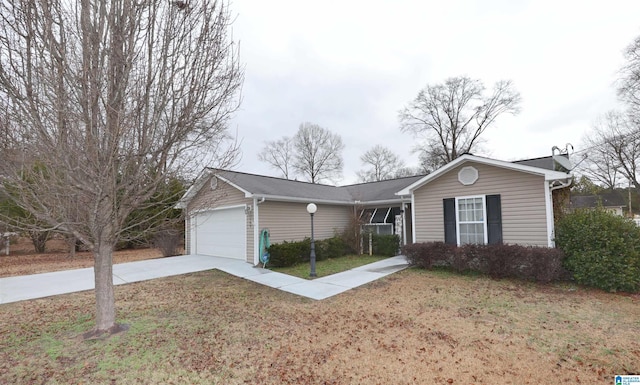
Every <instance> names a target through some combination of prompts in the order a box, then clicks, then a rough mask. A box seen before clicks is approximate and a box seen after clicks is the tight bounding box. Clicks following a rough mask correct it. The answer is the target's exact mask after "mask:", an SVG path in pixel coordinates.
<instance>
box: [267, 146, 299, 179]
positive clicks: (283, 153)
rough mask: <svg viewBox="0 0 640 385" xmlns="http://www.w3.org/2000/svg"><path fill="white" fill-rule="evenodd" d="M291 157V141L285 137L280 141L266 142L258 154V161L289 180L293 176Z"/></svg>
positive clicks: (292, 150) (292, 149) (292, 153)
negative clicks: (274, 169) (278, 171)
mask: <svg viewBox="0 0 640 385" xmlns="http://www.w3.org/2000/svg"><path fill="white" fill-rule="evenodd" d="M293 155H294V148H293V141H292V140H291V138H289V137H288V136H285V137H283V138H282V139H280V140H272V141H269V142H267V143H266V144H265V147H264V148H263V149H262V151H261V152H260V153H259V154H258V160H260V161H262V162H266V163H268V164H269V165H270V166H271V167H273V168H276V169H278V170H280V172H281V173H282V176H283V177H284V178H286V179H290V177H292V176H293V175H292V173H291V168H292V163H293Z"/></svg>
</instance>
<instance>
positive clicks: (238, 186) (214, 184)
mask: <svg viewBox="0 0 640 385" xmlns="http://www.w3.org/2000/svg"><path fill="white" fill-rule="evenodd" d="M548 158H549V160H550V162H549V165H550V167H551V168H553V162H551V159H550V157H548ZM540 159H542V158H540ZM570 182H571V175H570V174H567V173H564V172H560V171H553V170H552V169H547V168H543V167H533V166H528V165H524V164H519V163H511V162H504V161H498V160H494V159H488V158H482V157H478V156H473V155H463V156H462V157H460V158H458V159H456V160H454V161H453V162H451V163H449V164H447V165H446V166H444V167H442V168H440V169H438V170H436V171H435V172H433V173H431V174H429V175H426V176H424V175H423V176H414V177H407V178H400V179H393V180H387V181H381V182H371V183H362V184H356V185H349V186H340V187H336V186H328V185H322V184H311V183H306V182H298V181H292V180H286V179H280V178H274V177H268V176H261V175H253V174H247V173H241V172H235V171H227V170H216V169H207V170H205V171H204V172H203V173H202V174H201V175H200V177H199V178H198V179H197V180H196V182H195V183H194V185H193V186H191V188H189V190H188V191H187V193H186V194H185V195H184V197H183V198H182V199H181V201H180V203H179V204H178V206H177V207H178V208H181V209H184V210H186V240H185V241H186V252H187V253H190V254H203V255H217V256H223V257H230V258H238V259H243V260H246V261H247V262H249V263H252V264H258V247H259V246H258V242H259V236H260V231H261V230H262V229H268V230H269V232H270V237H271V243H276V242H282V241H293V240H301V239H304V238H305V237H308V236H309V235H310V217H309V214H308V213H307V211H306V205H307V204H308V203H311V202H313V203H315V204H316V205H317V206H318V211H317V212H316V214H315V216H314V227H315V229H314V234H315V237H316V238H317V239H323V238H328V237H331V236H333V235H334V234H335V233H341V232H343V231H344V230H345V229H346V228H348V226H349V224H350V223H351V222H352V221H353V219H354V217H355V216H357V217H358V218H360V219H363V220H365V222H366V223H368V224H369V227H372V228H375V229H377V231H376V232H378V233H396V234H398V235H400V238H401V240H402V243H403V244H406V243H412V242H426V241H446V242H449V243H456V244H463V243H469V242H476V243H499V242H505V243H518V244H525V245H539V246H553V204H552V193H551V192H552V190H554V189H558V188H563V187H567V186H568V185H569V184H570Z"/></svg>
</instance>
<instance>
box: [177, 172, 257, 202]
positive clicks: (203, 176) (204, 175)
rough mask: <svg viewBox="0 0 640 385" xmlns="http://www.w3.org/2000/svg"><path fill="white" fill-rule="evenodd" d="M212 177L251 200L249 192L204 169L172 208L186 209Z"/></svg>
mask: <svg viewBox="0 0 640 385" xmlns="http://www.w3.org/2000/svg"><path fill="white" fill-rule="evenodd" d="M212 176H215V177H216V178H218V179H220V180H221V181H223V182H225V183H227V184H228V185H230V186H231V187H233V188H236V189H238V190H240V191H241V192H242V193H243V194H244V196H245V198H252V197H253V195H252V194H251V193H250V192H249V191H247V190H245V189H243V188H242V187H240V186H238V185H237V184H235V183H233V182H231V181H229V180H228V179H227V178H225V177H223V176H221V175H220V174H219V173H217V172H216V170H212V169H209V168H205V169H204V170H202V171H201V172H200V175H198V177H197V178H196V181H195V182H194V183H193V184H192V185H191V187H189V189H188V190H187V192H186V193H184V195H183V196H182V198H180V200H179V201H178V203H176V205H175V206H174V208H176V209H186V208H187V205H188V204H189V202H190V201H191V199H193V197H195V196H196V194H197V193H198V191H200V189H201V188H202V186H204V184H205V183H206V182H207V180H209V178H211V177H212Z"/></svg>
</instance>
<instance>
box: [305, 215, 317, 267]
mask: <svg viewBox="0 0 640 385" xmlns="http://www.w3.org/2000/svg"><path fill="white" fill-rule="evenodd" d="M317 210H318V206H316V205H315V204H314V203H309V204H308V205H307V212H308V213H309V215H311V255H310V256H309V260H310V261H311V274H309V276H310V277H311V278H315V277H317V275H316V244H315V241H314V239H313V214H315V213H316V211H317Z"/></svg>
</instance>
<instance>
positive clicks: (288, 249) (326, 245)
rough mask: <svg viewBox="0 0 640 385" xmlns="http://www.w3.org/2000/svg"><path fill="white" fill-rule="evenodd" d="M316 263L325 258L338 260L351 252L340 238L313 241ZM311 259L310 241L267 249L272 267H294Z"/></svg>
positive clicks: (307, 239)
mask: <svg viewBox="0 0 640 385" xmlns="http://www.w3.org/2000/svg"><path fill="white" fill-rule="evenodd" d="M315 252H316V261H322V260H325V259H327V258H338V257H342V256H345V255H347V254H349V253H351V252H352V250H351V248H350V247H349V245H347V243H346V242H345V241H344V240H343V239H342V238H341V237H340V236H337V235H336V236H334V237H332V238H327V239H321V240H315ZM310 257H311V239H310V238H305V239H304V240H302V241H297V242H287V241H284V242H282V243H274V244H272V245H271V246H270V247H269V262H268V265H270V266H273V267H287V266H294V265H297V264H300V263H306V262H309V258H310Z"/></svg>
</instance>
